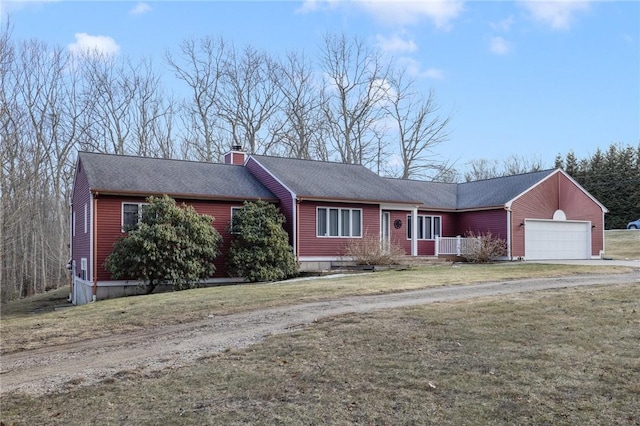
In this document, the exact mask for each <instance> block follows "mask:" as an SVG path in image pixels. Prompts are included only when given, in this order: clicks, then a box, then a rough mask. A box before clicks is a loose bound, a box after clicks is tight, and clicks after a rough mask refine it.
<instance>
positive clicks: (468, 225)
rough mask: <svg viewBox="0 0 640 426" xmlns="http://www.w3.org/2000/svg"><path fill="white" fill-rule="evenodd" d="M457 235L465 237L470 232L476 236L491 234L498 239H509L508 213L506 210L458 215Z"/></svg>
mask: <svg viewBox="0 0 640 426" xmlns="http://www.w3.org/2000/svg"><path fill="white" fill-rule="evenodd" d="M456 222H457V223H456V226H455V232H454V234H455V235H452V236H456V235H462V236H465V235H466V234H467V233H468V232H469V231H471V232H473V233H475V234H484V233H486V232H491V234H492V235H493V236H495V237H496V238H503V239H506V238H507V211H506V210H504V209H495V210H483V211H477V212H462V213H458V217H457V221H456Z"/></svg>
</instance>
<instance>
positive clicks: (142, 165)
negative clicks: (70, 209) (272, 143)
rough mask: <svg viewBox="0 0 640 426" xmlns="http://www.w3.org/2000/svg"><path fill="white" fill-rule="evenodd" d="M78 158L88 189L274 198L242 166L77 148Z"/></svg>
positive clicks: (222, 197) (207, 196)
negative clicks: (81, 150)
mask: <svg viewBox="0 0 640 426" xmlns="http://www.w3.org/2000/svg"><path fill="white" fill-rule="evenodd" d="M78 158H79V162H80V164H81V165H82V167H83V168H84V172H85V174H86V175H87V179H88V181H89V188H90V189H91V190H92V191H97V192H102V193H113V194H143V195H156V194H167V195H170V196H173V197H191V198H207V199H242V200H245V199H264V200H275V199H276V196H275V195H273V193H271V191H269V190H268V189H267V188H265V187H264V185H262V184H261V183H260V182H259V181H258V180H257V179H256V178H254V177H253V176H251V174H250V173H249V171H248V170H247V169H246V168H245V167H243V166H234V165H230V164H214V163H204V162H195V161H183V160H168V159H160V158H148V157H134V156H126V155H112V154H98V153H90V152H80V153H78Z"/></svg>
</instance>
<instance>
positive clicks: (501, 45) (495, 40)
mask: <svg viewBox="0 0 640 426" xmlns="http://www.w3.org/2000/svg"><path fill="white" fill-rule="evenodd" d="M489 49H490V50H491V53H495V54H496V55H506V54H507V53H509V52H511V50H512V49H513V46H512V44H511V43H509V42H508V41H507V40H505V39H503V38H502V37H492V38H491V42H490V43H489Z"/></svg>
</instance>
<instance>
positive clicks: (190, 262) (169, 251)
mask: <svg viewBox="0 0 640 426" xmlns="http://www.w3.org/2000/svg"><path fill="white" fill-rule="evenodd" d="M147 201H148V202H149V204H148V205H147V206H145V209H144V210H143V215H142V219H141V222H140V223H139V224H138V226H137V227H135V228H134V229H132V230H129V232H128V234H127V235H126V236H125V237H124V238H122V239H120V240H119V241H118V242H116V243H115V244H114V246H113V251H112V252H111V254H109V256H108V257H107V259H106V262H105V267H106V269H107V270H108V271H109V272H111V275H112V276H113V277H114V278H115V279H119V278H132V279H138V280H141V281H143V282H144V284H145V285H146V286H147V293H151V292H152V291H153V290H154V288H155V287H156V286H157V285H158V284H161V283H171V284H172V285H173V288H174V289H175V290H183V289H186V288H193V287H196V286H197V285H198V282H199V281H200V280H202V279H204V278H209V277H211V276H212V275H213V274H214V272H215V270H216V268H215V266H214V265H213V261H214V259H215V258H216V256H218V255H219V254H220V251H219V246H220V243H221V241H222V238H221V237H220V234H219V233H218V231H216V230H215V228H213V226H211V223H212V222H213V218H212V217H211V216H207V215H200V214H198V213H197V212H196V211H195V210H194V208H193V207H192V206H186V205H183V206H182V208H180V207H178V206H177V205H176V202H175V200H174V199H172V198H170V197H168V196H166V195H165V196H163V197H161V198H157V197H149V198H148V199H147Z"/></svg>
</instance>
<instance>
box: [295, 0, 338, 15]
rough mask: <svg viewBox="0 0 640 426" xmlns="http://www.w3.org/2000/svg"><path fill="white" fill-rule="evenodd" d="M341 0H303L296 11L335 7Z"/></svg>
mask: <svg viewBox="0 0 640 426" xmlns="http://www.w3.org/2000/svg"><path fill="white" fill-rule="evenodd" d="M341 1H342V0H303V2H302V6H300V7H299V8H298V9H296V12H297V13H310V12H317V11H318V10H327V9H335V8H336V7H337V6H338V5H339V4H340V2H341Z"/></svg>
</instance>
